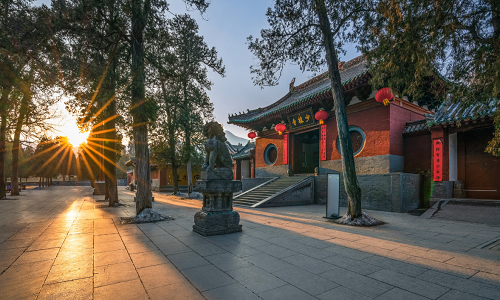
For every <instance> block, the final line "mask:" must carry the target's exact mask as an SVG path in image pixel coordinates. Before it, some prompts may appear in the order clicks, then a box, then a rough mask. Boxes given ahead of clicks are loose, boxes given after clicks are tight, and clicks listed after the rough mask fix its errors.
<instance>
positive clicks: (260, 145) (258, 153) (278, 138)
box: [255, 134, 290, 168]
mask: <svg viewBox="0 0 500 300" xmlns="http://www.w3.org/2000/svg"><path fill="white" fill-rule="evenodd" d="M289 143H290V141H289ZM269 144H274V145H275V146H276V148H278V159H277V160H276V163H274V165H273V166H282V165H283V135H278V134H276V135H275V136H274V135H273V136H272V137H271V138H258V139H257V140H256V141H255V167H256V168H262V167H269V166H268V165H267V164H266V162H265V160H264V150H266V147H267V145H269ZM289 159H290V158H289Z"/></svg>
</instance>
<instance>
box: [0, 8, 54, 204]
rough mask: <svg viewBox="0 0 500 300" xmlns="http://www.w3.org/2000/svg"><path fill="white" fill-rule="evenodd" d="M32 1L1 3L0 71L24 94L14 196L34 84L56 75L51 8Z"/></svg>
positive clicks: (49, 81) (17, 131)
mask: <svg viewBox="0 0 500 300" xmlns="http://www.w3.org/2000/svg"><path fill="white" fill-rule="evenodd" d="M30 2H31V1H24V0H17V1H2V2H1V3H0V8H1V11H2V14H1V24H2V26H1V35H0V36H1V38H0V52H1V53H2V54H1V55H0V70H1V72H2V73H3V77H7V79H8V81H9V82H11V83H12V86H13V87H14V88H16V89H17V90H18V92H19V93H20V94H21V95H22V96H21V97H20V101H19V103H18V105H17V110H16V111H15V112H16V117H15V118H16V124H15V128H14V138H13V147H12V192H11V194H12V195H18V194H19V189H18V184H17V180H18V171H19V152H20V151H21V142H20V137H21V132H22V130H23V126H24V124H25V122H26V120H27V117H28V116H29V115H30V114H31V111H30V107H32V103H33V102H32V98H33V90H34V88H33V86H44V85H45V86H50V85H51V84H53V79H54V78H56V76H55V73H56V72H55V68H53V66H52V65H51V64H50V63H49V57H50V56H51V51H47V50H48V49H51V47H52V46H54V43H53V42H52V37H53V35H52V32H51V24H50V23H47V22H45V21H46V19H47V18H48V11H47V10H46V8H44V7H42V8H35V7H32V6H31V5H30ZM54 47H55V46H54ZM14 99H16V97H14ZM11 100H12V99H11ZM10 102H11V103H12V102H13V101H10ZM12 107H14V105H12Z"/></svg>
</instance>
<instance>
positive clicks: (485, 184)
mask: <svg viewBox="0 0 500 300" xmlns="http://www.w3.org/2000/svg"><path fill="white" fill-rule="evenodd" d="M462 134H463V141H464V147H465V151H464V152H465V155H464V156H465V157H464V158H463V160H464V166H465V172H464V175H465V176H464V177H465V188H466V194H467V198H477V199H500V158H499V157H495V156H493V155H491V154H489V153H486V152H484V149H486V147H487V145H488V141H490V140H491V138H492V137H493V128H492V127H487V128H476V129H473V130H469V131H466V132H464V133H462Z"/></svg>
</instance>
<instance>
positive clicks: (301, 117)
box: [288, 108, 315, 130]
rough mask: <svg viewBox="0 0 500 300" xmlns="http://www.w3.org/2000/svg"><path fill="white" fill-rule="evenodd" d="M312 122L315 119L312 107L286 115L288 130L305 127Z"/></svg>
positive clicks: (313, 122)
mask: <svg viewBox="0 0 500 300" xmlns="http://www.w3.org/2000/svg"><path fill="white" fill-rule="evenodd" d="M314 124H315V119H314V114H313V110H312V108H309V109H306V110H303V111H300V112H298V113H294V114H291V115H289V116H288V128H289V129H290V130H296V129H300V128H305V127H309V126H312V125H314Z"/></svg>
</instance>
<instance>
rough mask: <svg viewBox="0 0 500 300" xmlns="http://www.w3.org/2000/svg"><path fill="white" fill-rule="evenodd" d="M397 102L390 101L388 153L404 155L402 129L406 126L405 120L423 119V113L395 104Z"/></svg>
mask: <svg viewBox="0 0 500 300" xmlns="http://www.w3.org/2000/svg"><path fill="white" fill-rule="evenodd" d="M397 103H398V102H394V103H391V105H389V108H390V116H391V132H390V145H391V146H390V151H389V152H390V154H394V155H401V156H402V155H404V151H405V150H404V140H403V131H404V130H405V127H406V122H410V121H417V120H422V119H424V118H425V117H424V115H422V114H417V113H415V112H413V111H411V110H408V109H406V108H404V107H402V106H399V105H397Z"/></svg>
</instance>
